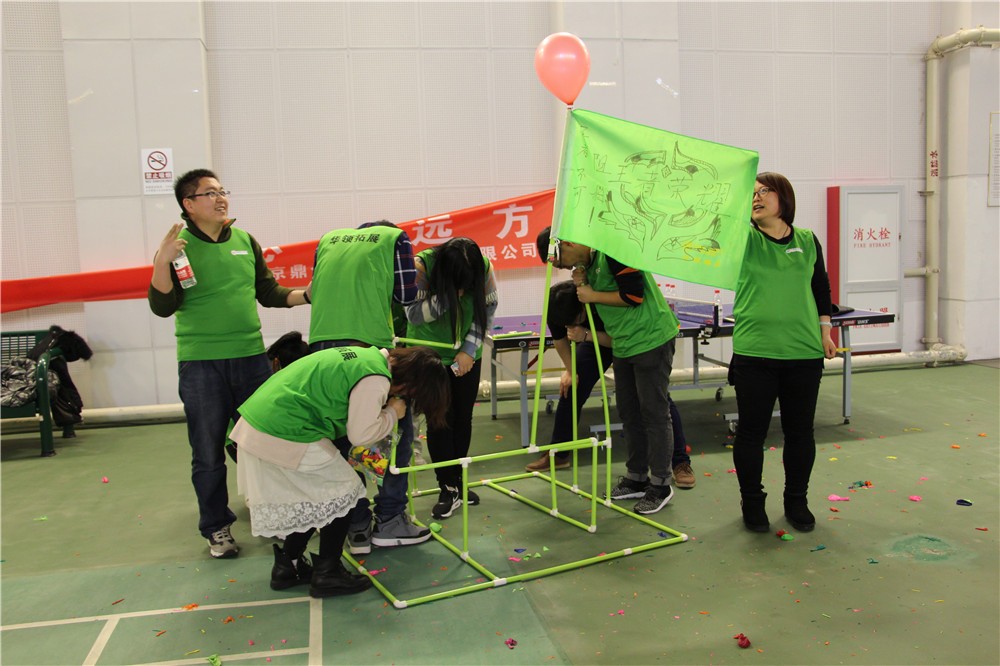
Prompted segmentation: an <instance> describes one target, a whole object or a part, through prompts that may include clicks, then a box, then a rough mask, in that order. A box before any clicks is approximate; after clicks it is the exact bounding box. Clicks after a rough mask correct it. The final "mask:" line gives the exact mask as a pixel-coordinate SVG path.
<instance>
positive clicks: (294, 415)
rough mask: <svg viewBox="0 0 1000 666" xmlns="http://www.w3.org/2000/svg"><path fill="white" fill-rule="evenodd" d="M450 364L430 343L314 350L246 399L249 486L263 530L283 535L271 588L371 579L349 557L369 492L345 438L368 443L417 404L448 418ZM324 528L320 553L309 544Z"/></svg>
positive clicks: (238, 430) (342, 589)
mask: <svg viewBox="0 0 1000 666" xmlns="http://www.w3.org/2000/svg"><path fill="white" fill-rule="evenodd" d="M448 375H449V372H448V370H447V368H446V367H445V366H444V364H443V363H442V362H441V358H440V356H439V355H438V354H437V353H436V352H434V351H432V350H430V349H427V348H423V347H417V348H413V349H392V350H385V349H379V348H377V347H336V348H334V349H327V350H323V351H318V352H313V353H312V354H309V355H308V356H304V357H303V358H300V359H298V360H297V361H295V363H293V364H291V365H289V366H288V367H286V368H284V369H282V370H281V372H278V373H276V374H274V375H272V376H271V378H270V379H268V380H267V381H266V382H264V384H263V385H262V386H261V387H260V388H259V389H257V391H256V392H255V393H254V394H253V395H252V396H250V398H249V399H248V400H247V401H246V402H244V403H243V405H242V406H241V407H240V408H239V412H240V420H239V421H238V422H237V423H236V426H235V427H234V428H233V432H232V434H231V438H232V439H233V441H235V442H238V443H239V447H240V464H239V465H238V466H237V478H238V481H239V490H240V494H242V495H243V496H244V497H245V498H246V500H247V505H248V506H249V508H250V526H251V530H252V532H253V534H254V535H255V536H264V537H277V538H281V539H284V540H285V547H284V548H279V547H278V545H277V544H274V567H273V568H272V569H271V588H272V589H275V590H282V589H286V588H289V587H293V586H295V585H302V584H306V583H309V584H310V587H309V594H310V595H311V596H313V597H329V596H334V595H340V594H353V593H355V592H361V591H362V590H365V589H367V588H368V587H370V585H371V582H370V581H369V580H368V578H367V577H365V576H361V575H356V574H351V573H350V572H348V571H347V569H346V568H345V567H344V565H343V563H342V562H341V560H340V553H341V550H342V549H343V547H344V539H345V538H346V537H347V531H348V527H349V524H350V520H349V518H348V517H347V514H348V512H349V511H350V510H351V509H352V508H353V507H354V506H355V505H356V504H357V502H358V500H359V499H361V498H362V497H364V496H365V488H364V485H363V484H362V483H361V480H360V479H359V478H358V474H357V473H356V472H355V471H354V470H353V468H352V467H351V466H350V465H349V464H348V463H347V460H346V455H345V453H346V448H343V444H344V443H346V442H347V441H350V442H351V443H352V444H355V445H358V446H364V445H368V444H372V443H374V442H378V441H380V440H382V439H385V438H386V437H387V436H389V435H390V434H392V432H393V431H394V429H395V428H396V424H397V422H398V421H399V420H400V419H401V418H403V416H404V415H405V414H406V412H407V409H408V408H409V409H412V410H413V411H416V412H420V413H422V414H424V415H425V416H426V417H427V422H428V424H431V423H433V424H435V425H436V426H437V427H440V426H441V425H442V424H443V423H444V420H445V411H446V410H447V409H448V404H449V395H450V389H449V380H448ZM316 530H319V554H318V555H313V556H312V566H310V565H309V563H308V562H307V561H306V556H305V551H306V544H307V543H308V542H309V539H310V538H311V537H312V535H313V533H314V532H315V531H316Z"/></svg>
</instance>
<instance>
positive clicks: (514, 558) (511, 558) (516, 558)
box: [507, 555, 521, 562]
mask: <svg viewBox="0 0 1000 666" xmlns="http://www.w3.org/2000/svg"><path fill="white" fill-rule="evenodd" d="M507 559H508V560H510V561H511V562H520V561H521V558H520V557H514V556H513V555H511V556H510V557H508V558H507Z"/></svg>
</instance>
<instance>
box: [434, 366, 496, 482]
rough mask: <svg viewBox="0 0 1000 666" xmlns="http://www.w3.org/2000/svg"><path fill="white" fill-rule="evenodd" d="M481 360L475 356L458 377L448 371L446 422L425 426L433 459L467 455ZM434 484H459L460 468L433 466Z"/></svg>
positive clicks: (448, 458)
mask: <svg viewBox="0 0 1000 666" xmlns="http://www.w3.org/2000/svg"><path fill="white" fill-rule="evenodd" d="M482 370H483V360H482V359H476V362H475V363H474V364H473V365H472V369H471V370H469V372H467V373H466V374H464V375H462V376H461V377H456V376H455V375H454V373H452V372H449V373H448V376H449V378H450V379H451V404H450V405H449V406H448V414H447V417H446V418H447V421H448V425H447V426H446V427H444V428H432V427H431V426H430V425H428V426H427V452H428V453H429V454H430V455H431V460H433V461H434V462H442V461H444V460H454V459H456V458H464V457H465V456H467V455H469V444H470V443H471V442H472V408H473V407H474V406H475V404H476V397H477V396H478V395H479V375H480V374H481V373H482ZM434 473H435V474H436V475H437V480H438V485H439V486H440V487H441V488H442V489H443V488H444V487H445V486H446V485H447V486H451V487H453V488H459V487H461V485H462V468H461V467H460V466H458V465H452V466H450V467H439V468H437V469H435V470H434Z"/></svg>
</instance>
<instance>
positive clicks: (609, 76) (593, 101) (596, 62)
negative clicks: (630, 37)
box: [539, 38, 625, 118]
mask: <svg viewBox="0 0 1000 666" xmlns="http://www.w3.org/2000/svg"><path fill="white" fill-rule="evenodd" d="M587 51H588V52H589V53H590V76H589V77H588V78H587V83H586V85H584V86H583V90H582V91H580V96H579V97H577V100H576V102H575V104H574V106H576V107H577V108H580V109H587V110H588V111H596V112H597V113H603V114H606V115H609V116H614V117H616V118H624V117H625V73H624V70H625V47H624V44H623V42H622V40H620V39H599V38H590V39H588V40H587ZM539 85H541V83H539Z"/></svg>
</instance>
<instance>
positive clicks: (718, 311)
mask: <svg viewBox="0 0 1000 666" xmlns="http://www.w3.org/2000/svg"><path fill="white" fill-rule="evenodd" d="M712 302H713V303H714V304H715V325H716V326H720V325H721V324H722V291H721V290H719V289H716V290H715V296H714V298H713V300H712Z"/></svg>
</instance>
